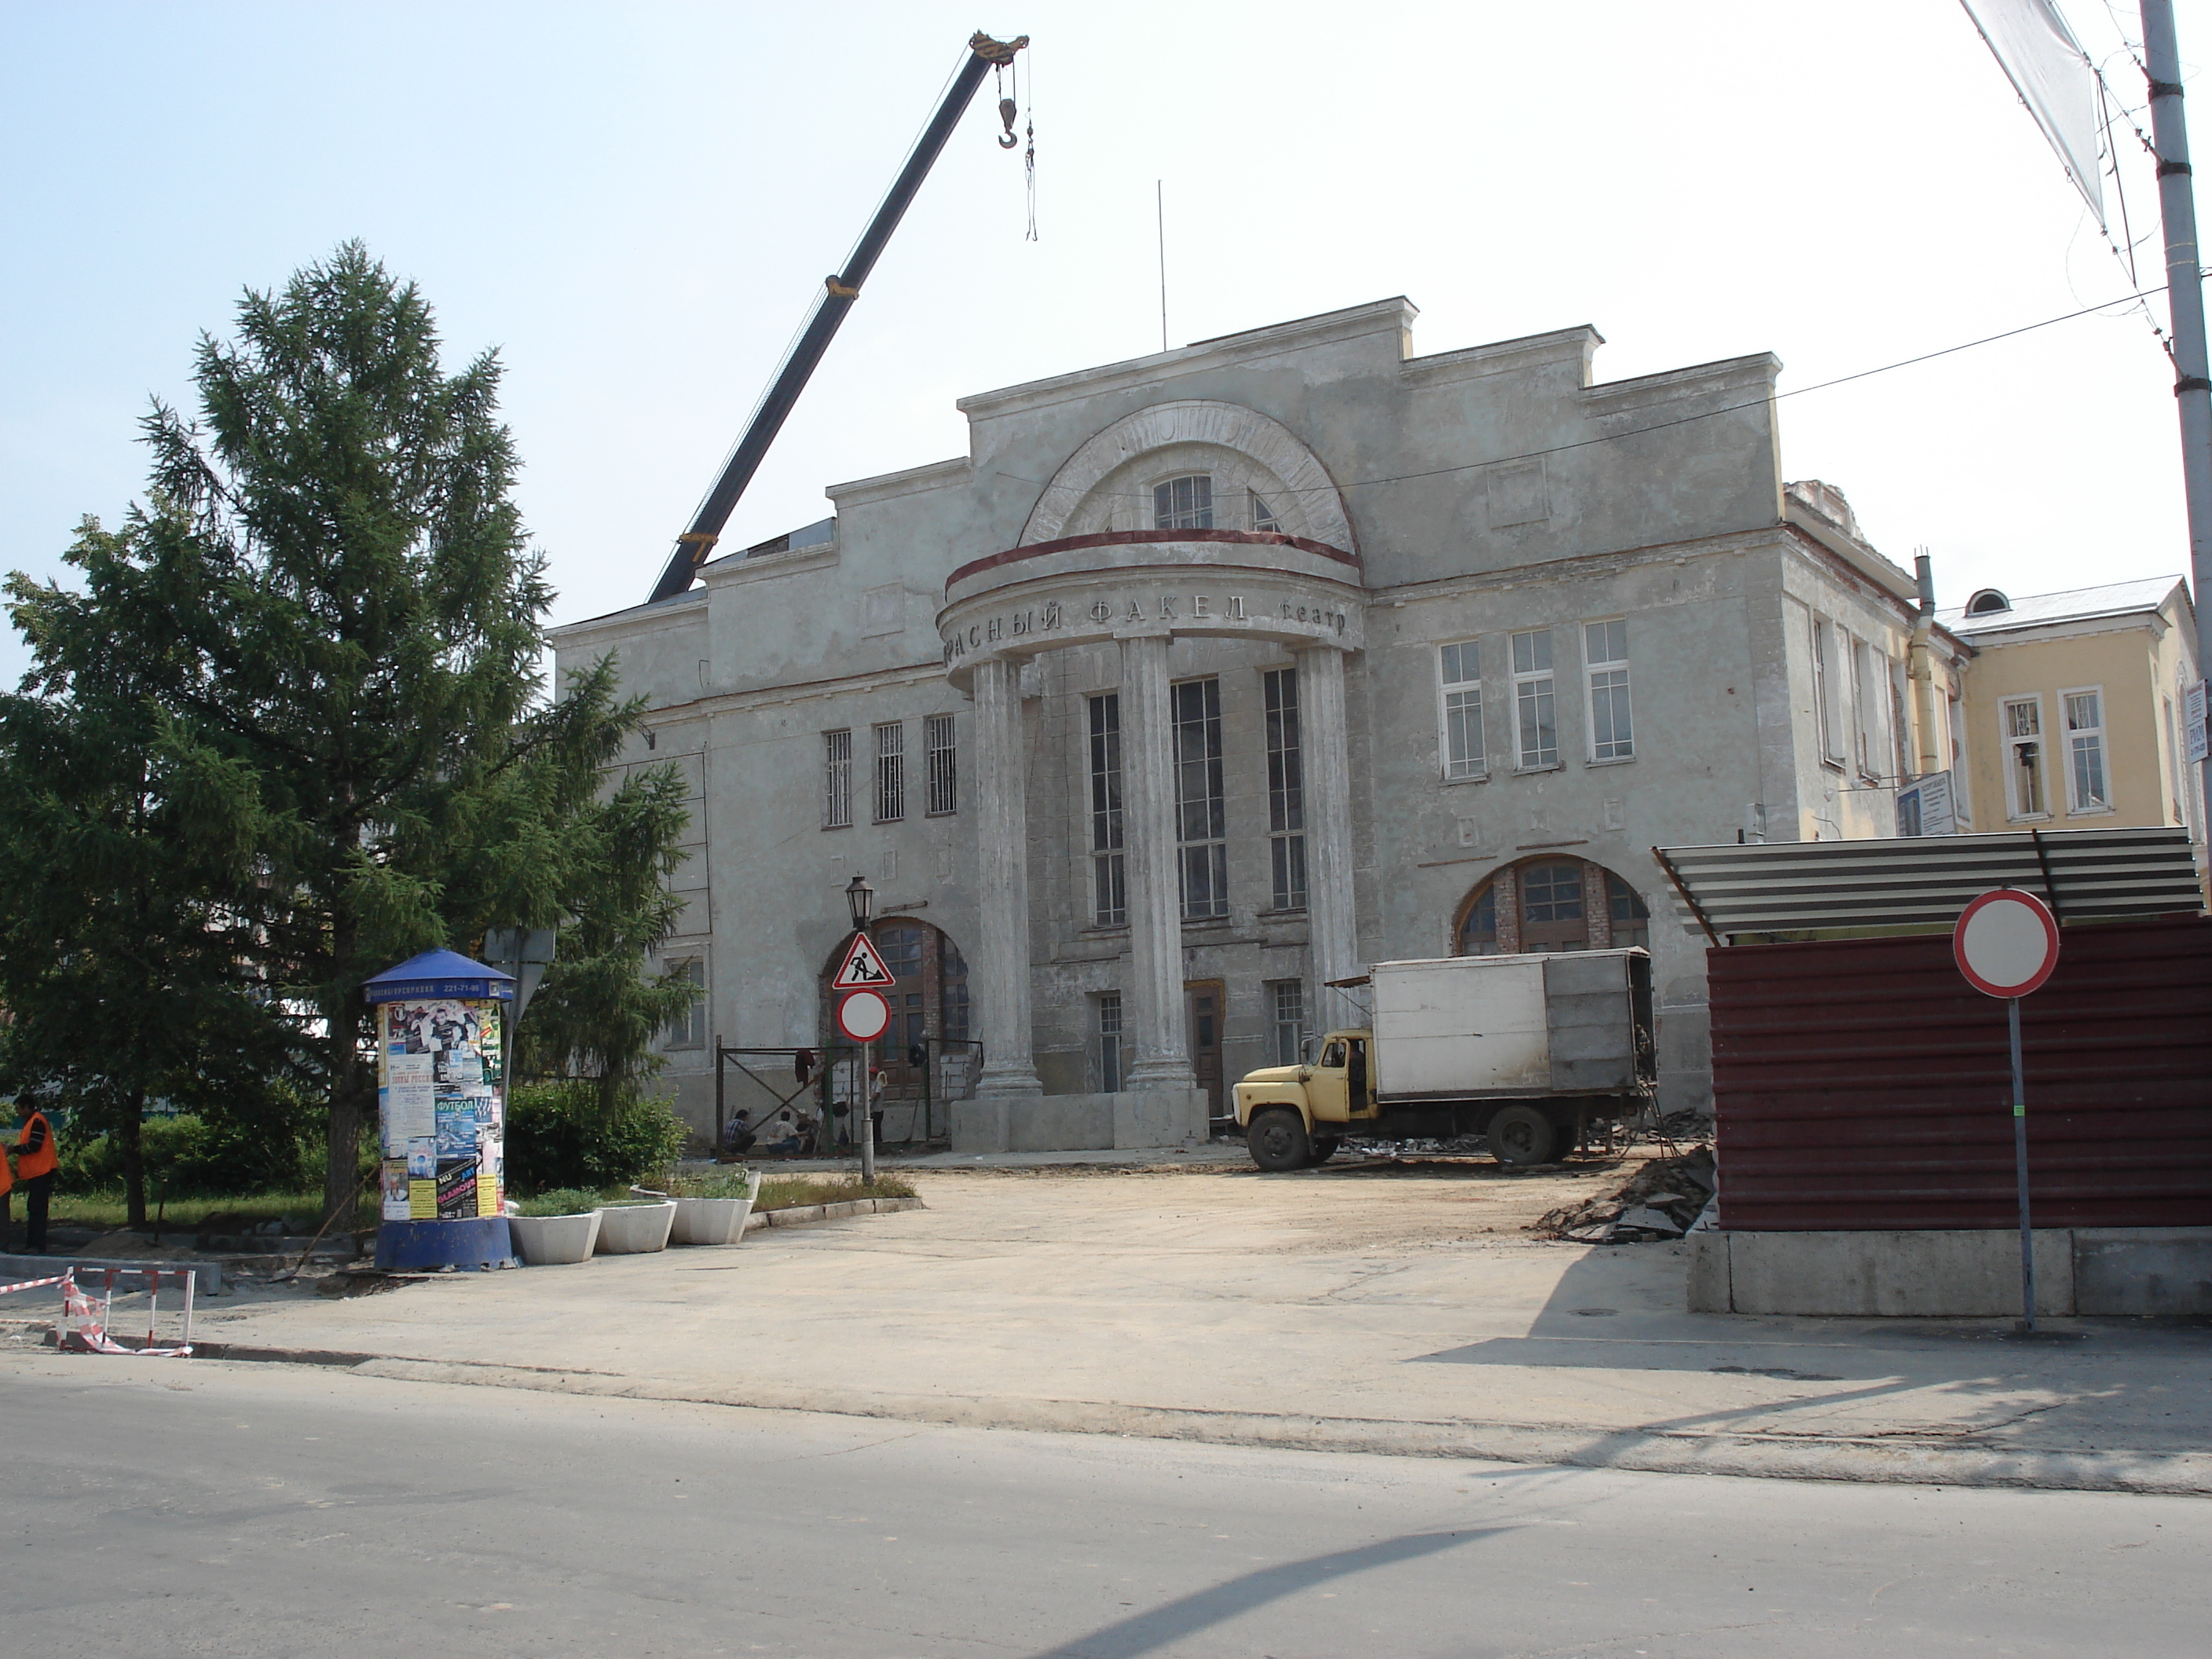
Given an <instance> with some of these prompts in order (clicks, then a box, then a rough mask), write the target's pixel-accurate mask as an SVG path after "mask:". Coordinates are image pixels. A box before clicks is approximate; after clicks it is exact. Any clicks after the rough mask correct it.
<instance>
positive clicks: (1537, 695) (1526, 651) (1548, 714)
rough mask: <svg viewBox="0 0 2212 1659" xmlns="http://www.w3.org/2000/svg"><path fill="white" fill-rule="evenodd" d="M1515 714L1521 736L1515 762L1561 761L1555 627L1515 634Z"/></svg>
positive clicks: (1523, 764)
mask: <svg viewBox="0 0 2212 1659" xmlns="http://www.w3.org/2000/svg"><path fill="white" fill-rule="evenodd" d="M1513 718H1514V726H1515V732H1516V737H1517V738H1518V739H1519V747H1518V750H1517V751H1516V757H1515V760H1514V764H1515V765H1516V766H1519V767H1522V768H1524V769H1525V768H1528V767H1533V766H1557V765H1558V764H1559V717H1558V714H1557V712H1556V710H1555V709H1554V708H1553V690H1552V630H1551V629H1548V628H1536V629H1530V630H1529V631H1528V632H1527V633H1525V634H1516V635H1513Z"/></svg>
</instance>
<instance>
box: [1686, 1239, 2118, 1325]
mask: <svg viewBox="0 0 2212 1659" xmlns="http://www.w3.org/2000/svg"><path fill="white" fill-rule="evenodd" d="M1728 1239H1729V1306H1730V1307H1731V1309H1732V1310H1734V1311H1735V1312H1736V1313H1762V1314H1765V1313H1774V1314H1833V1315H1844V1316H1859V1317H1866V1316H1917V1317H1922V1318H1954V1319H1955V1318H1971V1317H1982V1316H1998V1315H2004V1314H2017V1313H2018V1312H2019V1311H2020V1235H2019V1234H2018V1233H2016V1232H2012V1231H2006V1230H2003V1229H1990V1230H1980V1229H1977V1230H1971V1231H1967V1230H1961V1231H1914V1232H1807V1233H1787V1232H1732V1233H1730V1234H1729V1235H1728ZM2035 1304H2036V1311H2037V1312H2039V1313H2047V1314H2070V1313H2072V1312H2073V1311H2074V1310H2075V1303H2074V1242H2073V1234H2072V1232H2071V1231H2070V1230H2069V1229H2065V1228H2051V1229H2046V1230H2044V1231H2038V1232H2037V1233H2036V1235H2035Z"/></svg>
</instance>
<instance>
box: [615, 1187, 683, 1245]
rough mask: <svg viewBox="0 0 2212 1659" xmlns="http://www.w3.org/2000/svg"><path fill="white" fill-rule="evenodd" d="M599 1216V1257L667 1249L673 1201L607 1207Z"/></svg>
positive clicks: (672, 1218)
mask: <svg viewBox="0 0 2212 1659" xmlns="http://www.w3.org/2000/svg"><path fill="white" fill-rule="evenodd" d="M675 1222H676V1205H675V1201H674V1200H663V1201H661V1202H659V1203H658V1204H650V1203H648V1204H610V1205H608V1206H606V1207H605V1209H603V1210H601V1211H599V1247H598V1248H599V1254H600V1255H641V1254H643V1253H645V1252H646V1251H648V1250H665V1249H667V1248H668V1230H669V1229H670V1228H671V1226H673V1225H675Z"/></svg>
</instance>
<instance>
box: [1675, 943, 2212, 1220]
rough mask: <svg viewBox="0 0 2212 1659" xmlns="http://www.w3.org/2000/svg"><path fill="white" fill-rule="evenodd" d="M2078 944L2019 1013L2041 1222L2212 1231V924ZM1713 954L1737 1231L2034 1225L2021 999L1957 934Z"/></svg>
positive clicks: (1726, 1201)
mask: <svg viewBox="0 0 2212 1659" xmlns="http://www.w3.org/2000/svg"><path fill="white" fill-rule="evenodd" d="M2061 939H2062V943H2061V946H2060V953H2059V962H2058V970H2057V973H2055V974H2054V975H2051V981H2050V982H2049V983H2048V984H2047V985H2045V987H2044V988H2043V989H2042V990H2040V991H2039V992H2037V993H2036V994H2034V995H2033V996H2032V997H2029V998H2027V999H2026V1000H2024V1001H2023V1002H2022V1003H2021V1045H2022V1048H2023V1050H2024V1053H2025V1055H2026V1069H2027V1145H2028V1170H2029V1177H2028V1180H2029V1198H2030V1206H2031V1210H2032V1214H2033V1221H2034V1224H2035V1225H2037V1226H2039V1227H2178V1226H2206V1225H2212V918H2206V917H2201V916H2200V917H2181V918H2169V919H2164V920H2160V921H2129V922H2114V923H2109V924H2103V925H2093V926H2091V925H2085V926H2081V927H2067V928H2064V929H2063V932H2062V934H2061ZM1705 960H1706V963H1707V970H1708V973H1709V975H1710V978H1711V992H1712V1031H1713V1096H1714V1103H1715V1104H1714V1109H1715V1114H1716V1119H1717V1134H1718V1141H1717V1144H1718V1146H1719V1150H1720V1162H1721V1215H1720V1218H1721V1225H1723V1227H1730V1228H1741V1229H1772V1230H1778V1231H1822V1230H1838V1231H1887V1230H1893V1229H1905V1228H1923V1227H1925V1228H1944V1227H2011V1226H2016V1225H2019V1209H2018V1201H2017V1200H2016V1198H2015V1189H2014V1178H2013V1137H2012V1068H2011V1063H2010V1060H2009V1058H2008V1040H2007V1036H2006V1024H2005V1006H2004V1004H2003V1003H2002V1002H2001V1001H1999V1000H1996V999H1995V998H1991V997H1985V996H1984V995H1982V994H1980V993H1979V992H1978V991H1976V990H1974V989H1972V987H1969V986H1968V985H1967V984H1966V981H1965V980H1964V979H1963V978H1962V977H1960V973H1959V970H1958V968H1957V966H1956V965H1955V964H1954V963H1953V962H1952V959H1951V940H1950V937H1949V936H1948V934H1941V935H1923V936H1920V937H1917V938H1910V939H1844V940H1835V941H1829V942H1824V943H1820V944H1811V945H1732V946H1729V947H1727V948H1725V949H1720V950H1713V951H1707V952H1706V956H1705Z"/></svg>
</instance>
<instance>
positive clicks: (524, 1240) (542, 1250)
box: [507, 1210, 599, 1267]
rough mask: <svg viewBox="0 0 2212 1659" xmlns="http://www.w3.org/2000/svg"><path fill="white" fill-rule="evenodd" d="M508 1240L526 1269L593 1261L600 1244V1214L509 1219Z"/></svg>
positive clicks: (585, 1213)
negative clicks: (596, 1247)
mask: <svg viewBox="0 0 2212 1659" xmlns="http://www.w3.org/2000/svg"><path fill="white" fill-rule="evenodd" d="M507 1236H508V1237H511V1238H512V1239H513V1241H514V1253H515V1254H516V1255H519V1256H520V1257H521V1258H522V1263H523V1266H525V1267H562V1266H565V1265H567V1264H568V1263H570V1262H574V1261H590V1260H591V1259H592V1246H593V1245H595V1244H597V1243H599V1211H597V1210H586V1211H585V1212H584V1213H583V1214H581V1215H511V1216H509V1217H507Z"/></svg>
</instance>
